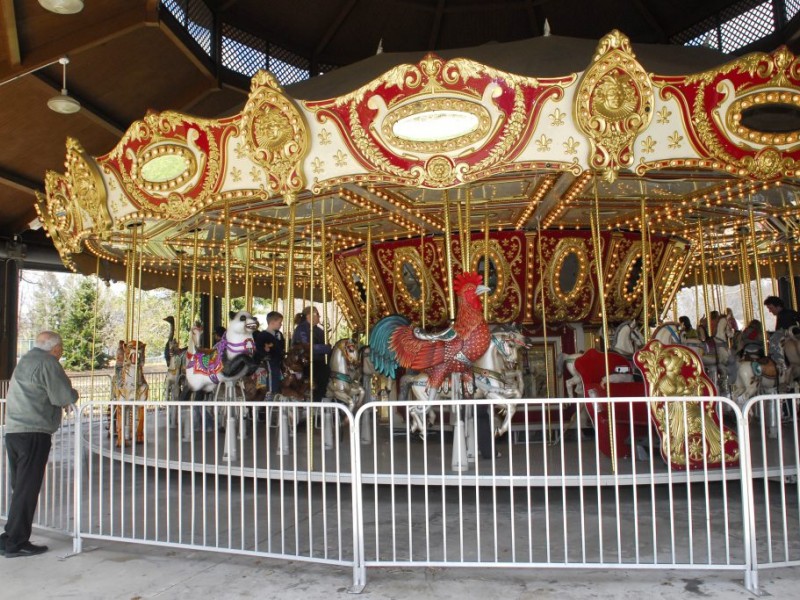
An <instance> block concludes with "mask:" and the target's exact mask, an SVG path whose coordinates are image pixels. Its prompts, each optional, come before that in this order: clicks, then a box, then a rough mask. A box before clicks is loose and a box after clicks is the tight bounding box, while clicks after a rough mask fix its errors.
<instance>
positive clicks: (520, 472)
mask: <svg viewBox="0 0 800 600" xmlns="http://www.w3.org/2000/svg"><path fill="white" fill-rule="evenodd" d="M201 410H203V411H205V412H200V411H201ZM315 410H316V411H318V409H315ZM327 410H328V418H323V417H322V416H321V415H322V411H319V412H318V413H317V414H316V415H315V417H314V418H313V426H312V427H311V428H310V431H311V432H312V433H313V435H311V436H310V437H309V426H308V424H309V420H308V419H306V418H305V411H304V409H298V408H288V409H285V411H286V418H285V419H281V417H280V416H279V414H278V413H279V411H278V410H275V411H274V412H273V413H272V414H271V415H270V416H269V421H267V420H266V418H265V416H264V415H257V417H256V419H255V420H254V419H252V418H250V417H249V416H248V417H239V418H238V421H237V422H236V423H235V424H236V428H237V429H238V430H240V431H242V432H243V433H244V435H236V436H232V438H233V446H232V447H229V446H228V444H230V443H231V442H229V441H226V433H225V425H224V424H225V423H226V421H227V419H226V417H225V414H224V412H223V411H217V413H216V414H215V413H213V412H212V411H211V409H210V408H209V407H206V408H202V409H201V408H196V409H195V410H194V413H193V415H192V414H190V410H189V409H184V410H183V411H182V414H181V415H180V416H179V417H177V419H176V423H175V424H174V426H172V427H171V426H170V424H169V417H168V414H167V409H166V407H158V408H152V409H149V410H148V411H147V414H146V418H145V421H146V422H145V427H144V431H143V433H144V435H143V441H140V442H136V441H126V442H125V444H123V445H122V446H121V447H120V446H117V445H115V443H114V439H115V438H112V437H111V436H110V435H109V430H108V418H107V416H104V417H101V418H93V419H91V420H90V421H89V422H88V423H85V424H84V427H83V436H84V438H85V441H86V444H85V445H84V447H85V448H89V449H91V452H93V453H95V454H97V455H100V457H102V459H104V460H113V461H115V462H119V463H125V464H130V465H141V466H147V467H155V468H161V469H167V470H170V471H183V472H191V473H203V474H216V475H223V476H225V475H227V476H235V477H246V478H257V479H271V478H272V479H282V480H286V479H287V478H288V479H292V480H296V481H309V482H331V481H335V482H337V483H350V482H351V481H352V480H353V475H354V472H356V471H358V472H359V473H360V477H361V480H362V482H363V483H370V484H393V485H398V484H400V485H415V484H419V485H432V484H433V485H451V484H452V485H459V486H464V485H475V486H492V487H547V486H550V487H552V486H554V485H559V486H564V487H573V486H631V485H640V484H644V483H648V484H650V483H654V484H661V483H664V484H672V483H680V482H682V481H686V482H691V483H695V482H702V481H720V480H738V479H741V477H742V470H741V468H740V467H739V466H728V467H724V466H723V467H721V468H708V469H695V470H691V471H685V470H678V469H674V468H670V467H669V466H668V465H667V464H666V463H665V462H664V461H663V460H662V458H661V456H660V453H659V450H658V447H657V446H658V439H657V437H656V435H655V433H653V434H652V438H651V439H647V438H639V439H637V440H636V444H635V447H636V451H635V452H634V456H636V458H635V459H634V458H618V459H617V461H616V469H614V467H613V465H612V461H611V459H610V458H609V457H607V456H604V455H603V454H602V453H601V452H599V448H598V444H597V442H596V436H595V435H594V430H592V429H589V428H583V429H581V430H579V429H576V428H574V421H572V422H570V423H567V422H566V421H564V420H559V419H557V418H556V419H554V420H553V421H551V422H549V423H546V424H545V423H542V420H541V418H540V419H539V420H538V422H534V421H529V422H527V423H525V422H523V423H520V422H516V423H515V424H514V425H513V426H512V431H511V432H510V433H507V434H505V435H504V436H502V437H499V438H496V439H495V441H494V457H493V458H488V459H487V458H482V457H481V456H480V454H479V453H478V452H473V451H472V448H470V443H469V441H467V443H466V448H465V451H466V453H467V459H466V460H464V459H463V455H462V456H461V457H459V456H458V454H459V453H458V452H456V456H455V457H454V443H453V440H454V432H453V427H452V426H449V425H445V426H444V427H438V426H434V427H431V428H429V429H428V430H427V432H426V433H427V435H426V437H425V439H422V438H421V437H420V436H419V435H416V434H411V433H410V430H409V428H408V427H407V426H406V424H405V421H404V419H403V418H402V416H399V415H396V414H391V415H389V416H388V418H386V415H383V417H384V418H378V419H376V420H375V422H371V425H370V426H369V427H368V428H367V427H362V434H364V430H366V429H368V433H367V436H366V438H364V436H363V435H362V439H358V440H354V444H353V447H354V446H355V445H358V446H359V452H358V453H357V454H358V457H355V456H353V454H354V453H353V452H352V451H351V444H349V443H348V436H349V435H350V425H349V424H348V422H347V421H346V419H343V418H342V415H343V414H344V413H341V412H337V411H336V410H335V409H331V408H329V409H327ZM368 414H369V413H368ZM376 414H377V413H376ZM259 417H260V418H259ZM281 420H282V421H283V426H284V427H286V430H283V429H282V427H281ZM791 427H792V425H791V424H784V425H783V429H785V430H786V431H785V432H784V433H781V432H780V431H777V432H776V431H773V432H771V434H772V435H770V436H768V435H766V434H764V431H763V430H762V428H761V427H760V426H759V424H758V422H755V423H754V424H753V425H752V430H751V436H752V438H751V439H752V440H753V443H752V445H751V450H750V451H751V455H752V464H753V476H754V477H756V478H770V477H780V478H784V477H796V476H797V472H798V463H797V461H795V460H794V457H795V456H796V455H797V453H798V448H796V447H795V442H794V440H795V439H796V437H797V436H795V435H793V434H792V433H791V432H790V431H789V429H790V428H791ZM187 431H189V433H188V434H187ZM467 437H468V436H467ZM648 446H650V447H653V446H655V447H654V448H653V449H652V450H649V448H648ZM473 453H474V454H476V455H477V456H476V457H473V456H472V454H473ZM356 458H357V460H356Z"/></svg>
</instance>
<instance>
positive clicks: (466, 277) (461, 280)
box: [453, 273, 483, 294]
mask: <svg viewBox="0 0 800 600" xmlns="http://www.w3.org/2000/svg"><path fill="white" fill-rule="evenodd" d="M482 283H483V277H481V276H480V275H479V274H478V273H461V275H458V276H457V277H456V278H455V279H454V280H453V291H454V292H455V293H456V294H458V293H460V292H461V290H462V289H463V288H464V286H465V285H469V284H472V285H474V286H476V287H477V286H479V285H480V284H482Z"/></svg>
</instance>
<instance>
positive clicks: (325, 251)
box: [319, 203, 369, 342]
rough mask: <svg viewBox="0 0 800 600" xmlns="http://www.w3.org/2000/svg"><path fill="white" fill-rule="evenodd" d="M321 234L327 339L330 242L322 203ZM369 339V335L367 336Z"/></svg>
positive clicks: (323, 318)
mask: <svg viewBox="0 0 800 600" xmlns="http://www.w3.org/2000/svg"><path fill="white" fill-rule="evenodd" d="M320 234H321V235H322V248H320V263H319V264H320V268H321V269H322V275H321V277H322V306H323V307H324V310H323V311H322V330H323V331H324V332H325V336H326V338H325V341H326V342H327V335H328V265H327V262H328V243H327V239H326V238H325V236H326V231H325V204H324V203H323V204H322V218H321V219H320ZM367 339H369V337H367Z"/></svg>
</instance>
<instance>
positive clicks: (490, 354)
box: [472, 326, 527, 437]
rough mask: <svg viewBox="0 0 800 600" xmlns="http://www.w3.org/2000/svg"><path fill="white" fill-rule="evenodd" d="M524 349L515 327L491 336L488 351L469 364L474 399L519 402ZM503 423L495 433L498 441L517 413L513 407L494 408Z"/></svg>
mask: <svg viewBox="0 0 800 600" xmlns="http://www.w3.org/2000/svg"><path fill="white" fill-rule="evenodd" d="M525 347H527V343H526V341H525V337H524V336H523V335H522V333H521V332H520V331H519V330H518V329H516V328H515V327H513V326H512V327H504V328H500V329H497V330H496V331H494V332H493V333H492V343H491V344H489V349H488V350H487V351H486V352H485V353H484V354H483V355H482V356H481V357H480V358H479V359H478V360H476V361H475V362H473V363H472V374H473V377H474V379H475V396H474V397H475V398H486V399H489V400H509V399H515V400H519V399H520V398H522V394H523V391H524V389H525V383H524V381H523V378H522V371H521V370H520V369H519V349H520V348H525ZM496 408H497V411H498V414H499V416H501V417H502V418H503V421H502V423H501V424H500V426H499V427H497V428H496V429H495V432H494V434H495V436H497V437H499V436H501V435H503V434H504V433H505V432H506V431H508V428H509V426H510V425H511V419H512V418H513V416H514V413H515V412H516V410H517V409H516V405H515V404H513V403H509V404H500V405H498V406H497V407H496Z"/></svg>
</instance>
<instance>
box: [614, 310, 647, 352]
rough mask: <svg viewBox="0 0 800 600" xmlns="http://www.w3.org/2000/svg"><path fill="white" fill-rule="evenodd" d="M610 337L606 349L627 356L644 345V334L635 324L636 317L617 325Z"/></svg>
mask: <svg viewBox="0 0 800 600" xmlns="http://www.w3.org/2000/svg"><path fill="white" fill-rule="evenodd" d="M610 338H611V343H610V344H609V345H608V350H609V351H611V352H616V353H617V354H622V355H623V356H625V357H627V358H630V357H632V356H633V355H634V354H635V353H636V351H637V350H638V349H639V348H642V347H643V346H644V336H643V335H642V332H641V331H640V330H639V327H638V326H637V324H636V319H629V320H627V321H623V322H622V323H620V324H619V325H617V326H616V328H615V329H614V331H613V332H612V334H611V336H610Z"/></svg>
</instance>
